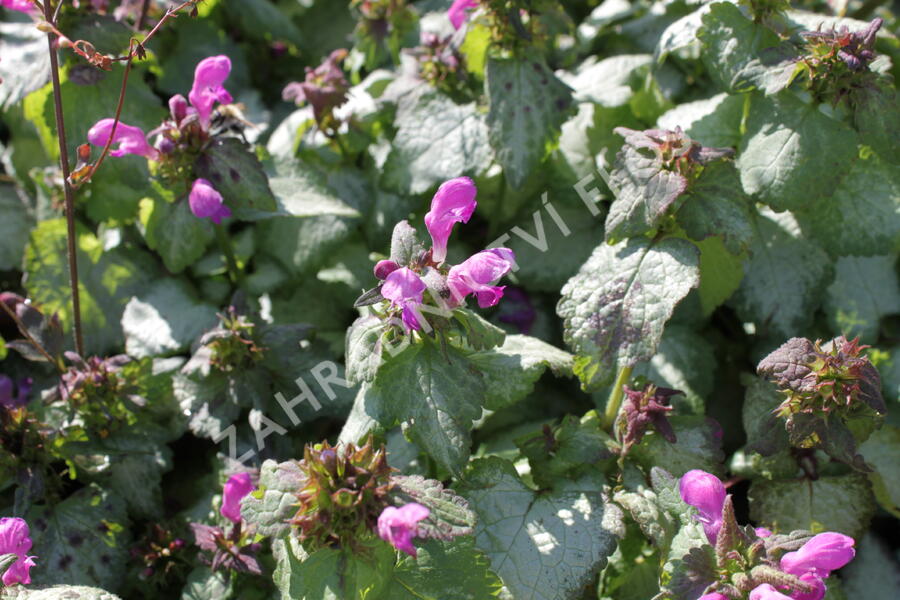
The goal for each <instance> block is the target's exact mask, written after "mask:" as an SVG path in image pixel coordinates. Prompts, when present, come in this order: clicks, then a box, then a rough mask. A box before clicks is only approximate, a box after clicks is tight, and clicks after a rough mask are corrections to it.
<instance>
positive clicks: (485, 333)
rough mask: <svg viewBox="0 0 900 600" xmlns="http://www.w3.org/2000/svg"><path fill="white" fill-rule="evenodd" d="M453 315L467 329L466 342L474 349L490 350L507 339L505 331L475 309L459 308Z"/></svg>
mask: <svg viewBox="0 0 900 600" xmlns="http://www.w3.org/2000/svg"><path fill="white" fill-rule="evenodd" d="M453 317H454V318H455V319H456V320H457V321H459V323H460V324H461V325H462V326H463V329H465V341H466V344H467V345H468V346H470V347H471V348H472V349H474V350H490V349H491V348H495V347H497V346H500V345H501V344H503V342H504V341H505V340H506V332H505V331H503V330H502V329H500V328H499V327H497V326H496V325H494V324H493V323H491V322H490V321H488V320H487V319H485V318H484V317H482V316H481V315H479V314H478V313H476V312H474V311H471V310H469V309H466V308H457V309H456V310H454V311H453Z"/></svg>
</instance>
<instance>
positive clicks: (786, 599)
mask: <svg viewBox="0 0 900 600" xmlns="http://www.w3.org/2000/svg"><path fill="white" fill-rule="evenodd" d="M750 600H792V598H791V597H790V596H785V595H784V594H782V593H781V592H779V591H778V590H776V589H775V588H774V587H772V586H771V585H770V584H768V583H764V584H762V585H759V586H756V587H755V588H754V589H753V591H752V592H750Z"/></svg>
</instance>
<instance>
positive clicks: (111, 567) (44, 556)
mask: <svg viewBox="0 0 900 600" xmlns="http://www.w3.org/2000/svg"><path fill="white" fill-rule="evenodd" d="M125 512H126V511H125V503H124V502H123V501H122V500H121V499H120V498H119V497H117V496H115V495H114V494H112V493H111V492H107V491H104V490H101V489H100V488H98V487H96V486H93V485H91V486H88V487H85V488H82V489H80V490H78V491H77V492H75V493H74V494H72V495H71V496H69V497H68V498H66V499H65V500H64V501H63V502H61V503H59V504H57V505H54V506H41V507H35V508H33V509H32V510H31V511H30V512H29V513H28V514H27V515H26V517H25V520H26V521H28V523H29V525H31V536H32V539H33V541H34V545H33V546H32V548H31V551H32V552H34V554H35V555H37V556H39V557H40V562H41V563H42V564H45V565H53V568H52V569H34V570H32V572H31V578H32V580H33V581H34V583H35V584H41V583H45V582H53V583H67V584H72V585H96V586H101V587H109V588H115V587H118V586H120V585H121V583H122V581H123V577H124V575H125V570H126V568H127V567H128V549H129V542H130V540H129V536H128V521H127V520H126V517H125Z"/></svg>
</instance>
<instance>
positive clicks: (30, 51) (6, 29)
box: [0, 11, 50, 111]
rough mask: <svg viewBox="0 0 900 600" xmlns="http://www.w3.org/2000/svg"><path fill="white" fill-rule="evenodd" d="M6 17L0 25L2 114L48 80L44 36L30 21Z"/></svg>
mask: <svg viewBox="0 0 900 600" xmlns="http://www.w3.org/2000/svg"><path fill="white" fill-rule="evenodd" d="M5 13H6V14H4V15H3V22H0V56H2V57H3V60H2V61H0V81H3V85H0V106H2V107H3V110H4V111H5V110H8V109H10V108H12V107H13V106H15V105H16V104H18V103H19V101H21V100H22V98H24V97H25V96H27V95H28V94H29V93H31V92H33V91H34V90H36V89H38V88H39V87H41V86H42V85H44V83H46V82H47V81H49V80H50V54H49V53H48V52H47V34H45V33H43V32H42V31H41V30H39V29H38V28H37V27H35V26H34V21H32V20H31V18H30V17H27V16H25V15H17V16H13V15H12V14H10V11H5ZM17 17H18V18H17ZM14 21H15V22H14Z"/></svg>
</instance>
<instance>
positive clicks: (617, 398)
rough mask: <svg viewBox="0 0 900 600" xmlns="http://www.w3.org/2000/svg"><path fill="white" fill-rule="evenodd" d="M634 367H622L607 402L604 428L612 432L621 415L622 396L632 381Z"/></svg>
mask: <svg viewBox="0 0 900 600" xmlns="http://www.w3.org/2000/svg"><path fill="white" fill-rule="evenodd" d="M631 369H632V367H622V368H621V369H619V375H618V377H616V382H615V383H614V384H613V387H612V391H611V392H610V393H609V400H607V401H606V410H605V411H604V413H603V428H604V429H605V430H607V431H612V427H613V425H614V424H615V422H616V417H617V416H618V415H619V407H620V406H621V405H622V396H624V394H625V391H624V390H623V389H622V388H623V387H624V386H625V384H626V383H628V380H629V379H631Z"/></svg>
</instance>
